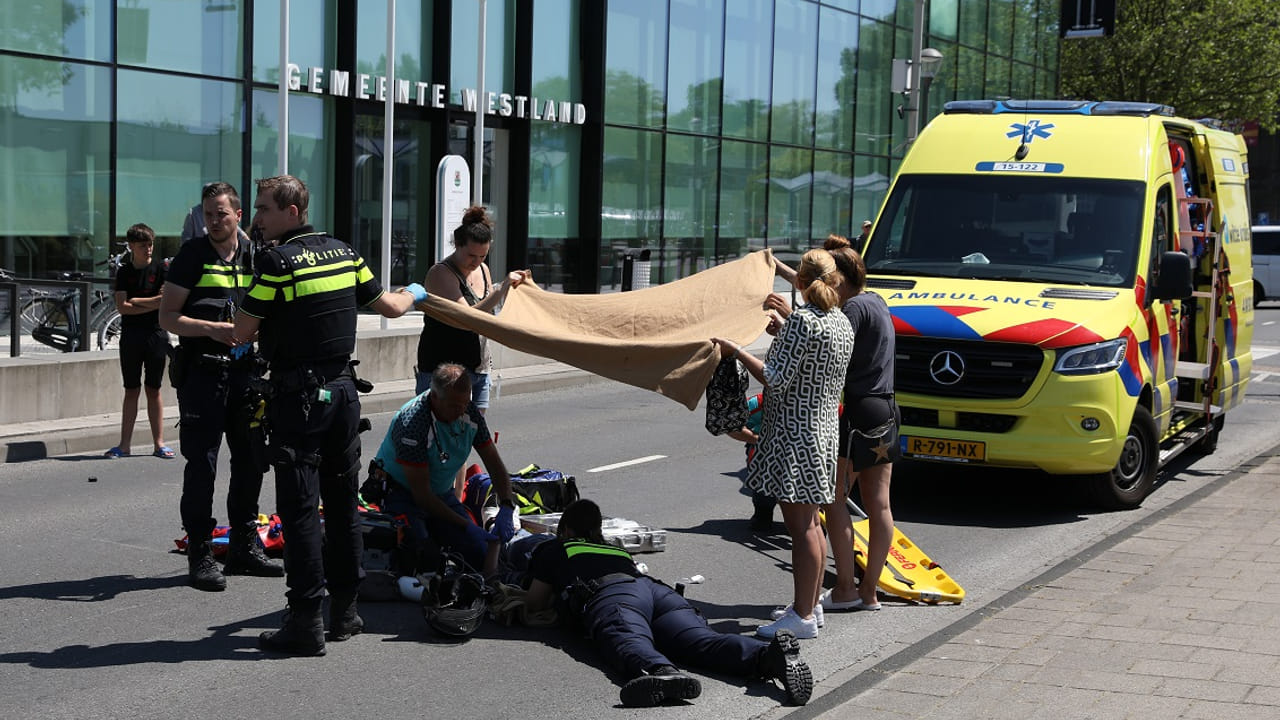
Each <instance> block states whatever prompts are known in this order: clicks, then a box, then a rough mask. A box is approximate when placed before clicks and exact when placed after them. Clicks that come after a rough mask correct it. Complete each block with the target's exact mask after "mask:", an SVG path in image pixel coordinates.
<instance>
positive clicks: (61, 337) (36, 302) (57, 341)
mask: <svg viewBox="0 0 1280 720" xmlns="http://www.w3.org/2000/svg"><path fill="white" fill-rule="evenodd" d="M124 255H125V253H120V254H119V255H113V256H111V257H108V258H107V259H106V260H104V261H102V262H100V263H98V265H99V266H101V265H107V266H108V271H109V274H110V275H111V276H114V275H115V271H116V269H117V268H119V267H120V263H121V262H122V261H123V258H124ZM85 277H86V275H85V273H83V272H80V271H72V272H63V273H60V274H59V275H58V279H59V280H84V279H85ZM30 292H31V294H32V295H33V297H32V298H31V299H29V300H27V301H26V302H25V303H24V304H23V306H22V311H21V312H22V327H23V332H24V333H26V332H29V333H30V334H31V337H32V339H34V340H35V341H36V342H39V343H41V344H42V345H47V346H49V347H51V348H53V349H54V350H58V351H60V352H74V351H75V350H77V349H79V346H80V320H79V308H80V291H79V290H65V291H48V290H31V291H30ZM89 328H90V333H91V334H93V335H94V336H95V337H96V342H97V346H98V349H99V350H106V349H107V348H109V347H115V346H116V344H118V343H119V341H120V332H121V316H120V311H119V310H118V309H117V308H116V303H115V294H114V293H113V292H112V291H110V290H101V289H97V288H95V289H94V290H93V297H92V298H91V299H90V302H89Z"/></svg>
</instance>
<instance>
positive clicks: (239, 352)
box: [231, 343, 253, 360]
mask: <svg viewBox="0 0 1280 720" xmlns="http://www.w3.org/2000/svg"><path fill="white" fill-rule="evenodd" d="M252 349H253V343H240V344H239V345H236V346H235V347H233V348H231V358H232V359H233V360H239V359H240V358H242V357H244V356H245V355H247V354H248V353H249V351H250V350H252Z"/></svg>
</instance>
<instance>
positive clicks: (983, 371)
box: [894, 335, 1044, 399]
mask: <svg viewBox="0 0 1280 720" xmlns="http://www.w3.org/2000/svg"><path fill="white" fill-rule="evenodd" d="M895 359H896V362H895V364H894V372H895V375H896V377H895V383H894V387H895V389H896V390H897V391H898V392H907V393H918V394H920V395H933V396H936V397H959V398H975V399H1010V398H1018V397H1022V396H1023V395H1024V394H1026V392H1027V391H1028V390H1029V389H1030V388H1031V385H1032V384H1033V383H1034V382H1035V379H1036V375H1038V374H1039V373H1040V368H1041V367H1042V366H1043V365H1044V351H1043V350H1041V349H1039V348H1037V347H1034V346H1031V345H1019V344H1015V343H994V342H981V341H964V340H945V339H935V338H921V337H910V336H903V335H899V336H898V338H897V355H896V358H895Z"/></svg>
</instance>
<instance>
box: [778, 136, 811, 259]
mask: <svg viewBox="0 0 1280 720" xmlns="http://www.w3.org/2000/svg"><path fill="white" fill-rule="evenodd" d="M812 200H813V151H812V150H802V149H800V148H783V147H774V148H771V149H770V151H769V247H771V248H774V250H775V251H782V252H787V251H790V252H795V253H802V252H803V251H804V250H805V249H807V248H808V247H809V237H810V236H809V210H810V205H811V203H812Z"/></svg>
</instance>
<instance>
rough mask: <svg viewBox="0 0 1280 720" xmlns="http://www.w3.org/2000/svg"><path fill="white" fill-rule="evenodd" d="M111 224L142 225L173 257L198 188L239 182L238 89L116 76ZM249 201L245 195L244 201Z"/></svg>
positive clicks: (126, 73) (136, 74) (129, 73)
mask: <svg viewBox="0 0 1280 720" xmlns="http://www.w3.org/2000/svg"><path fill="white" fill-rule="evenodd" d="M118 83H119V85H118V92H117V95H116V104H117V121H118V124H117V129H116V132H117V141H116V143H117V144H116V217H117V219H118V222H119V224H120V227H128V226H130V225H132V224H133V223H137V222H145V223H147V224H148V225H150V226H151V227H152V228H153V229H154V230H155V231H156V240H157V241H158V243H157V244H158V245H160V246H161V247H158V248H157V251H158V252H160V251H162V252H164V253H165V254H166V255H172V254H173V253H174V252H176V251H177V239H178V238H179V237H180V236H181V234H182V221H183V218H184V217H186V214H187V212H188V211H189V210H190V209H191V207H192V206H193V205H195V204H196V203H198V202H199V201H200V188H201V185H202V183H205V182H209V181H212V180H223V181H225V182H229V183H231V184H232V185H236V186H237V187H236V190H237V191H239V192H240V195H241V200H242V201H243V202H244V203H246V204H251V200H246V199H245V196H246V192H245V188H242V187H239V186H238V183H240V182H241V177H242V175H241V167H242V166H241V160H240V158H241V147H242V143H243V142H244V140H245V137H244V132H243V131H242V128H243V125H244V95H243V87H244V86H243V85H242V84H240V83H234V82H222V81H218V80H200V79H196V78H189V77H182V76H178V75H165V74H160V73H152V72H142V71H136V70H121V71H120V72H119V75H118ZM248 197H249V198H252V195H248Z"/></svg>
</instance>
